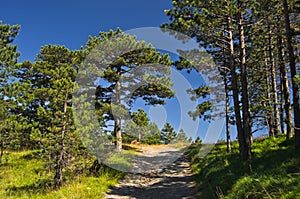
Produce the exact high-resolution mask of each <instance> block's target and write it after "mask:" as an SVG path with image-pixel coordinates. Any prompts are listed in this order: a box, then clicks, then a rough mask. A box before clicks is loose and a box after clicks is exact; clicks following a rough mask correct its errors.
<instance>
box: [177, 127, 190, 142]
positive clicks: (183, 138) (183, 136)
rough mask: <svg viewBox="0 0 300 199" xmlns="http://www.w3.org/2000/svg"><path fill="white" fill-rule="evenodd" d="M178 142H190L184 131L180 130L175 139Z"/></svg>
mask: <svg viewBox="0 0 300 199" xmlns="http://www.w3.org/2000/svg"><path fill="white" fill-rule="evenodd" d="M175 140H176V142H188V137H187V136H186V133H185V131H184V130H183V129H180V130H179V132H178V133H177V135H176V138H175Z"/></svg>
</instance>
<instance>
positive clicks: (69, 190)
mask: <svg viewBox="0 0 300 199" xmlns="http://www.w3.org/2000/svg"><path fill="white" fill-rule="evenodd" d="M3 160H4V161H3V162H4V164H3V165H1V166H0V198H8V199H12V198H21V199H22V198H39V199H46V198H49V199H55V198H68V199H71V198H72V199H75V198H78V199H79V198H102V197H103V196H104V193H105V191H106V190H107V189H108V188H109V186H112V185H115V184H116V183H117V181H118V180H119V179H120V178H122V177H123V175H124V174H123V173H120V172H117V171H115V170H112V169H108V168H106V169H104V170H103V171H102V174H101V175H100V176H99V177H92V176H86V175H83V174H81V175H78V176H73V177H72V178H71V177H70V175H68V174H66V176H67V177H68V180H67V182H66V183H65V185H64V186H63V187H62V188H61V189H60V190H57V191H55V190H53V189H51V188H50V186H49V182H51V179H52V178H53V176H52V175H51V174H48V172H47V171H46V170H45V169H44V168H43V166H44V161H43V160H42V159H39V158H38V157H37V156H36V154H35V152H34V151H24V152H10V153H8V154H6V155H5V156H4V158H3Z"/></svg>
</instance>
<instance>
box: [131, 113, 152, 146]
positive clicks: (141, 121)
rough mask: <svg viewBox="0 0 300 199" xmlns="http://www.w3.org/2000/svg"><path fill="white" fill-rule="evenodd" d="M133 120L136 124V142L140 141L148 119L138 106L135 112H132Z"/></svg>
mask: <svg viewBox="0 0 300 199" xmlns="http://www.w3.org/2000/svg"><path fill="white" fill-rule="evenodd" d="M132 119H133V122H134V123H135V124H136V125H137V131H138V132H137V133H138V140H137V141H138V142H141V141H142V133H143V132H145V131H146V128H147V126H148V125H149V119H148V117H147V114H146V112H145V111H144V110H143V109H141V108H139V109H138V111H137V112H133V114H132Z"/></svg>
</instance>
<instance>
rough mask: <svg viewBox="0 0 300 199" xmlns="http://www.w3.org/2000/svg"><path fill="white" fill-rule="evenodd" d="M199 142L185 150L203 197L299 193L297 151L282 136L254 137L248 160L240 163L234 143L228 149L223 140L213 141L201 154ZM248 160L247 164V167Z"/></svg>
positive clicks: (264, 195) (295, 196)
mask: <svg viewBox="0 0 300 199" xmlns="http://www.w3.org/2000/svg"><path fill="white" fill-rule="evenodd" d="M205 147H206V145H205V144H203V145H201V146H196V145H192V146H191V147H190V149H189V150H188V154H189V157H190V158H191V161H192V170H193V171H194V172H195V174H196V175H197V176H198V177H197V182H198V183H199V185H200V187H201V192H202V194H203V195H202V196H203V198H236V199H238V198H298V197H299V196H300V192H299V190H300V186H299V185H300V178H299V173H300V170H299V165H300V158H299V157H300V156H299V152H298V151H295V150H294V148H293V141H292V140H289V141H285V137H284V136H280V137H278V138H274V139H273V138H267V139H258V140H255V142H254V144H253V153H254V157H253V159H252V162H246V163H241V161H240V160H239V155H238V145H237V143H236V142H234V143H233V145H232V150H233V151H232V153H231V154H228V153H227V152H226V144H217V145H216V146H215V147H214V148H213V150H212V151H211V152H210V153H209V154H208V155H207V156H205V157H204V158H201V157H200V153H201V150H204V148H205ZM249 164H250V165H251V167H249Z"/></svg>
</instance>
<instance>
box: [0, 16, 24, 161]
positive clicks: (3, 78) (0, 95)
mask: <svg viewBox="0 0 300 199" xmlns="http://www.w3.org/2000/svg"><path fill="white" fill-rule="evenodd" d="M19 30H20V26H19V25H9V24H3V23H2V21H0V164H1V160H2V154H3V152H4V150H5V148H9V147H10V145H11V144H13V145H14V147H12V148H19V147H20V140H21V139H20V137H21V136H20V135H19V134H18V135H16V134H14V133H15V132H16V131H17V130H18V129H19V128H20V126H19V123H18V120H17V119H18V117H16V116H13V115H12V113H11V110H12V109H14V108H15V107H16V106H17V103H16V100H15V99H14V98H13V97H14V96H15V95H16V92H17V90H15V88H14V87H13V86H12V84H13V83H14V81H15V78H14V76H13V74H14V71H15V65H16V63H17V60H18V57H19V53H18V52H17V46H16V45H12V42H13V41H14V39H15V38H16V36H17V35H18V32H19ZM15 128H16V129H15Z"/></svg>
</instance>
